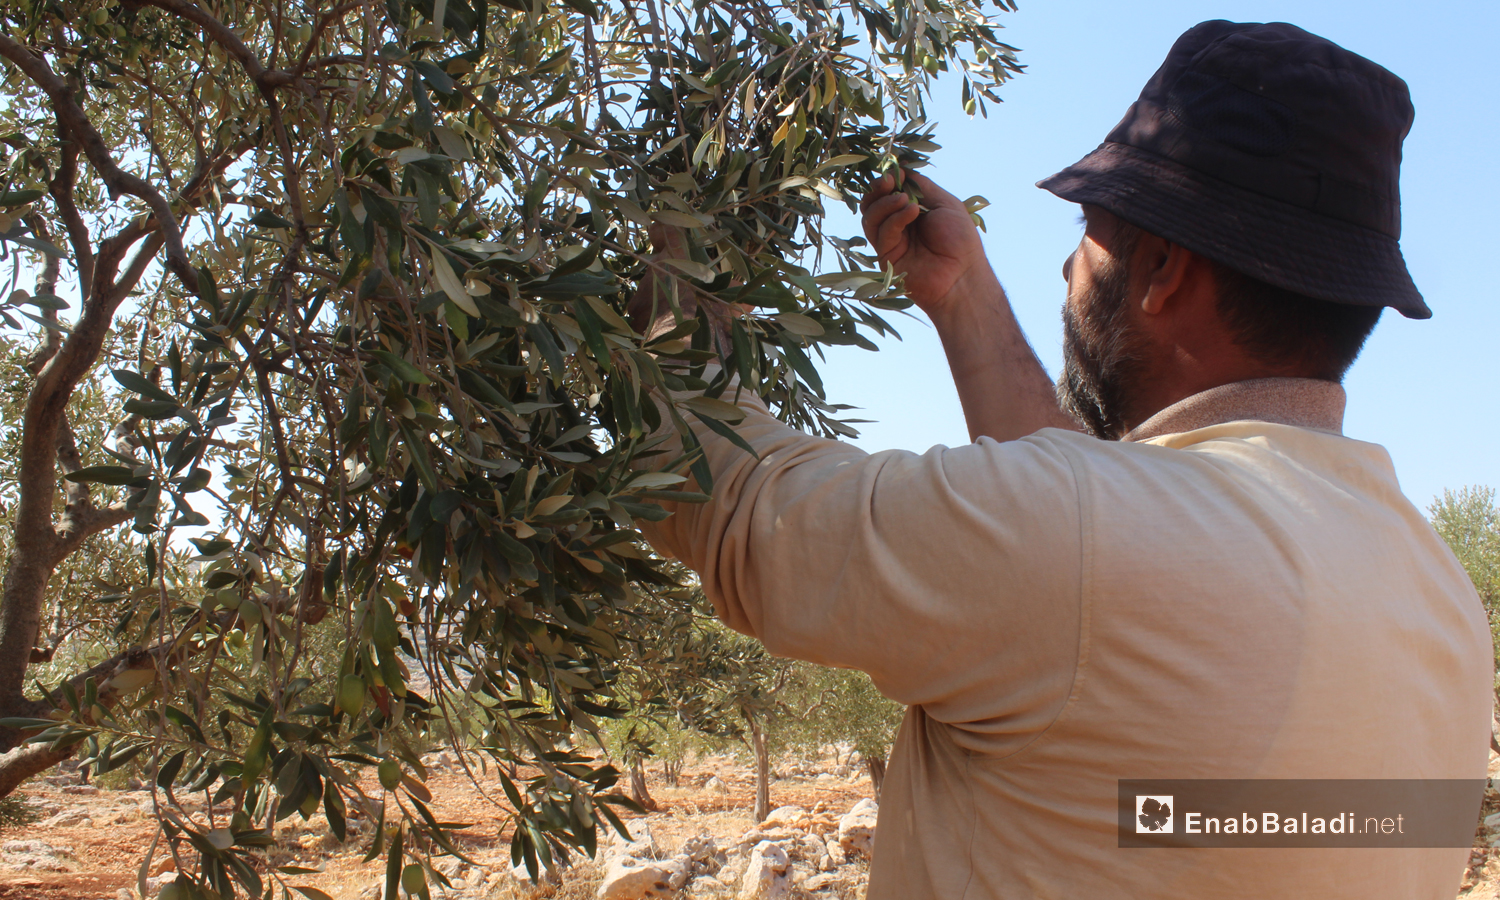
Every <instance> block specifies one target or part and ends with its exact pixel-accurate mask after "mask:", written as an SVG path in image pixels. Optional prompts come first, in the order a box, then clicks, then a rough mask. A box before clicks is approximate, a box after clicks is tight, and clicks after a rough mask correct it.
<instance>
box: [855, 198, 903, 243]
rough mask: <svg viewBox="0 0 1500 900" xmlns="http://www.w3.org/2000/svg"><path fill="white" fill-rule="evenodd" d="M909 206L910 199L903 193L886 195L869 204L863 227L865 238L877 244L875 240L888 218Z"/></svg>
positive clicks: (866, 208)
mask: <svg viewBox="0 0 1500 900" xmlns="http://www.w3.org/2000/svg"><path fill="white" fill-rule="evenodd" d="M908 205H909V202H908V198H907V196H906V195H905V194H903V193H892V194H886V195H885V196H884V197H881V198H880V199H878V200H875V201H873V202H871V203H869V204H868V205H867V206H866V207H865V214H864V218H863V225H864V229H865V238H866V239H867V240H868V241H869V242H870V243H871V244H874V243H875V238H876V236H877V235H879V234H880V227H881V225H882V224H883V223H884V222H885V220H886V218H887V217H888V216H890V215H892V214H893V213H897V212H900V211H901V210H903V209H905V208H906V207H907V206H908Z"/></svg>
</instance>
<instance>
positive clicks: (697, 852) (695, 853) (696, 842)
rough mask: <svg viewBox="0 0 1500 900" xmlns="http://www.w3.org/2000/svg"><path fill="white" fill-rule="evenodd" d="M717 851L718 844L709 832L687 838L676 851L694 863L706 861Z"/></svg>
mask: <svg viewBox="0 0 1500 900" xmlns="http://www.w3.org/2000/svg"><path fill="white" fill-rule="evenodd" d="M718 852H719V844H718V842H717V841H715V840H714V836H713V835H711V834H700V835H697V836H695V837H690V838H688V839H687V840H685V841H683V842H682V849H681V850H679V851H678V853H680V854H681V855H683V856H686V857H687V858H688V859H690V860H692V861H693V862H695V863H704V862H708V861H709V860H710V859H712V858H713V857H714V855H715V854H717V853H718Z"/></svg>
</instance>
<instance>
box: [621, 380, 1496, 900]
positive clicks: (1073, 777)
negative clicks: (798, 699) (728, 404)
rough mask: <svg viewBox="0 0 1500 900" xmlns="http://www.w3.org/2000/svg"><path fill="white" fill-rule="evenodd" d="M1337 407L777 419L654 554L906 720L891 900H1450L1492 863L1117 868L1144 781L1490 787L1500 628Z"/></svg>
mask: <svg viewBox="0 0 1500 900" xmlns="http://www.w3.org/2000/svg"><path fill="white" fill-rule="evenodd" d="M1343 404H1344V394H1343V391H1342V389H1341V388H1339V387H1338V386H1337V385H1333V384H1329V383H1324V382H1316V381H1308V380H1301V379H1265V380H1260V381H1254V382H1243V383H1240V384H1237V385H1228V386H1225V387H1222V388H1216V389H1215V390H1213V391H1208V392H1205V393H1204V394H1199V395H1197V396H1195V397H1191V398H1188V399H1187V400H1184V401H1182V402H1181V403H1179V404H1177V405H1175V406H1173V407H1170V408H1168V409H1167V410H1163V411H1162V412H1161V413H1158V414H1157V415H1156V416H1154V417H1153V418H1152V419H1151V420H1149V421H1148V422H1146V423H1145V424H1143V425H1142V426H1141V427H1140V428H1138V429H1136V431H1135V432H1133V433H1132V434H1131V435H1130V436H1129V438H1128V439H1127V440H1126V441H1122V442H1106V441H1099V440H1095V439H1094V438H1091V437H1086V436H1083V435H1080V434H1075V433H1071V432H1066V431H1060V430H1056V429H1045V430H1042V431H1040V432H1038V433H1036V434H1034V435H1032V436H1030V437H1027V438H1025V439H1023V440H1019V441H1013V442H1008V443H996V442H994V441H991V440H988V439H981V440H980V441H978V442H976V443H974V444H970V445H968V446H963V447H954V448H945V447H935V448H933V449H932V450H929V451H928V452H926V453H922V454H917V453H906V452H897V451H888V452H882V453H876V454H873V455H872V454H866V453H864V452H862V451H861V450H859V449H857V448H855V447H852V446H849V445H847V444H843V443H839V442H835V441H828V440H823V439H819V438H814V437H810V436H808V435H805V434H802V433H800V432H797V431H795V430H793V429H791V428H788V427H787V426H785V425H783V424H782V423H780V422H778V421H776V420H775V419H774V418H773V417H772V416H770V415H769V414H768V413H767V412H766V411H765V409H764V407H763V406H761V405H760V404H759V403H758V402H756V401H749V400H746V401H742V405H743V406H744V407H745V408H746V410H747V412H748V418H747V419H746V421H745V422H744V423H742V424H741V425H740V426H739V427H738V431H739V433H740V434H741V435H742V436H744V437H745V438H746V439H747V440H748V441H749V442H750V443H751V444H752V445H753V446H755V448H756V449H757V452H758V453H759V455H760V460H759V461H756V460H755V459H754V458H752V457H750V456H749V455H748V454H745V453H744V452H742V451H741V450H739V449H737V448H735V447H734V446H733V445H732V444H731V443H729V442H728V441H727V440H724V439H722V438H720V437H718V436H716V435H714V434H713V433H712V432H709V431H706V430H704V431H702V432H701V433H700V434H699V437H700V439H701V440H702V443H703V445H704V448H705V452H706V454H707V457H708V461H709V465H710V466H711V469H712V471H713V474H714V478H715V484H716V487H715V492H714V497H713V500H712V501H711V502H709V503H706V504H702V505H686V504H683V505H678V506H675V507H674V508H673V512H674V514H673V516H672V517H671V518H669V519H667V520H666V521H664V522H661V523H659V524H658V525H657V526H656V527H655V530H654V532H653V533H652V535H651V537H652V540H653V543H654V544H655V545H656V546H657V547H658V548H659V549H660V550H662V551H663V552H666V553H670V554H672V555H675V556H676V557H678V558H679V559H681V560H682V561H683V562H684V563H686V564H687V565H688V566H690V567H691V568H693V569H694V570H696V571H697V572H699V573H700V575H701V578H702V583H703V586H704V589H705V591H706V592H707V594H708V596H709V597H710V598H711V599H712V600H713V602H714V604H715V606H716V608H717V609H718V611H719V614H720V615H721V616H722V617H723V618H724V620H725V621H727V622H728V623H729V624H730V625H731V626H732V627H734V628H736V629H738V630H740V631H743V632H745V633H747V634H751V635H754V636H755V637H757V638H759V639H760V640H762V641H763V642H764V643H765V645H766V647H767V649H769V650H770V651H771V652H772V653H775V654H778V655H783V656H789V657H798V658H801V659H806V660H811V661H813V662H817V663H822V664H826V665H830V666H844V667H852V668H857V669H863V670H864V671H866V672H868V673H870V675H871V676H872V677H873V679H874V681H875V684H876V685H877V686H878V687H879V689H880V690H881V691H882V692H884V693H885V694H886V695H888V696H890V697H892V698H894V699H895V700H897V701H899V702H901V703H904V704H906V705H908V706H909V711H908V713H907V717H906V721H905V723H904V725H903V726H902V728H901V731H900V734H899V736H898V738H897V740H896V746H895V749H894V752H893V755H892V758H891V763H890V769H889V771H888V774H887V776H886V781H885V786H884V789H883V796H882V805H881V809H880V820H879V826H878V830H877V835H876V842H875V856H874V861H873V864H872V871H871V876H870V888H869V900H916V898H928V897H932V898H945V900H947V898H954V900H958V898H966V900H980V898H984V900H989V898H1005V900H1011V898H1032V897H1037V898H1067V900H1073V898H1077V900H1106V898H1182V900H1188V898H1192V900H1206V898H1220V897H1222V898H1235V900H1244V898H1256V900H1260V898H1351V900H1353V898H1358V900H1426V898H1432V900H1451V898H1452V897H1453V896H1454V894H1455V893H1456V891H1457V889H1458V884H1459V880H1460V877H1461V875H1462V872H1463V869H1464V866H1465V862H1466V859H1467V851H1466V850H1464V849H1458V848H1455V849H1360V850H1350V849H1323V850H1319V849H1307V848H1298V849H1289V850H1275V849H1179V850H1159V849H1158V850H1141V849H1121V848H1119V847H1117V834H1116V821H1117V819H1116V816H1117V795H1116V787H1117V780H1118V779H1137V778H1174V779H1175V778H1483V777H1484V774H1485V766H1486V760H1487V743H1488V736H1489V731H1490V720H1491V714H1492V712H1491V699H1490V698H1491V678H1492V656H1491V646H1490V635H1489V630H1488V626H1487V623H1486V618H1485V615H1484V612H1483V610H1482V608H1481V605H1480V602H1479V599H1478V597H1477V595H1476V593H1475V591H1474V589H1473V587H1472V585H1471V584H1470V583H1469V581H1468V579H1467V577H1466V576H1465V574H1464V572H1463V570H1462V569H1461V568H1460V566H1459V565H1458V563H1457V561H1456V560H1455V559H1454V557H1453V555H1452V554H1451V553H1450V552H1449V550H1448V549H1447V547H1446V546H1445V545H1444V544H1443V542H1442V541H1441V539H1440V538H1439V537H1438V536H1437V535H1436V534H1435V533H1434V532H1433V531H1432V529H1431V528H1430V527H1429V526H1428V524H1427V522H1426V520H1425V519H1424V518H1423V516H1422V515H1421V513H1420V512H1418V510H1417V509H1415V508H1414V507H1413V506H1412V504H1411V503H1410V502H1408V501H1407V499H1406V498H1405V497H1404V496H1403V495H1402V494H1401V491H1400V488H1399V487H1398V486H1397V482H1396V476H1395V473H1394V472H1393V470H1392V467H1391V462H1390V459H1389V457H1388V456H1387V454H1386V453H1385V451H1384V450H1383V449H1382V448H1380V447H1379V446H1376V445H1373V444H1368V443H1362V442H1360V441H1356V440H1352V439H1350V438H1346V437H1343V436H1342V435H1341V434H1340V428H1341V422H1342V414H1343Z"/></svg>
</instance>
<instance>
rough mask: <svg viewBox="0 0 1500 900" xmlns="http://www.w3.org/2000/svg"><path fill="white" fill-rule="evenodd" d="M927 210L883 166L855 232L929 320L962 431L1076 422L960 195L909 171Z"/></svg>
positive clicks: (975, 435) (972, 434)
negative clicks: (861, 232)
mask: <svg viewBox="0 0 1500 900" xmlns="http://www.w3.org/2000/svg"><path fill="white" fill-rule="evenodd" d="M906 177H907V178H910V179H911V180H912V181H913V182H915V183H916V185H917V187H918V188H920V189H921V191H922V195H923V198H924V200H925V202H926V204H927V205H928V206H929V207H930V210H929V211H927V212H923V211H922V210H921V209H920V208H919V207H918V206H917V204H916V202H914V201H913V200H912V199H911V198H910V197H908V196H907V195H906V194H905V193H903V192H901V191H897V190H895V179H894V178H893V177H891V176H890V175H886V176H885V177H883V178H881V179H880V180H879V181H878V182H876V183H875V186H874V187H873V188H871V190H870V193H869V194H867V195H866V196H865V200H864V226H865V236H866V237H868V238H869V240H870V243H871V245H872V246H873V247H874V248H875V252H876V253H877V254H879V256H880V260H881V262H883V263H890V264H891V265H893V266H895V269H896V271H897V272H899V273H901V274H902V275H904V276H905V277H906V292H907V296H909V297H911V299H912V300H913V301H914V302H915V303H916V304H917V306H918V307H919V308H921V309H922V311H923V312H926V313H927V315H928V316H929V317H930V318H931V319H932V324H933V325H934V326H935V327H936V328H937V332H938V337H939V338H941V339H942V342H943V350H944V352H945V353H946V354H947V356H948V367H949V369H951V370H952V372H953V383H954V384H955V385H956V386H957V387H958V398H959V401H960V402H961V403H962V404H963V409H964V418H965V419H966V420H967V422H968V425H969V438H970V439H971V440H978V439H979V438H980V437H988V438H993V439H994V440H997V441H1010V440H1015V439H1017V438H1023V437H1025V436H1026V435H1028V434H1031V433H1033V432H1035V431H1037V430H1038V429H1041V428H1048V427H1051V428H1066V429H1068V430H1071V431H1078V430H1079V427H1078V423H1077V422H1075V421H1074V420H1073V417H1072V416H1069V415H1068V414H1067V413H1064V412H1063V411H1062V410H1061V409H1060V408H1059V407H1058V405H1057V395H1056V393H1055V391H1054V390H1053V386H1052V380H1051V379H1050V378H1048V377H1047V372H1046V370H1045V369H1043V368H1042V364H1041V362H1040V361H1039V360H1038V359H1037V358H1036V353H1034V352H1033V351H1032V349H1031V345H1030V344H1028V343H1027V342H1026V336H1025V335H1024V334H1022V333H1021V326H1020V324H1019V323H1017V322H1016V317H1015V314H1014V313H1012V312H1011V308H1010V301H1009V300H1007V299H1006V297H1005V291H1004V289H1002V288H1001V287H1000V281H999V280H998V279H997V278H996V277H995V273H994V271H993V270H992V269H990V264H989V261H988V260H986V259H985V256H984V247H983V245H982V244H981V243H980V240H979V230H978V229H977V228H975V227H974V221H973V220H972V219H971V218H969V211H968V210H967V209H966V208H964V205H963V202H962V201H960V200H959V199H958V198H957V197H954V196H953V195H952V194H950V193H948V192H947V191H945V190H943V189H942V188H940V187H938V186H937V185H936V184H935V183H933V182H932V180H931V179H928V178H925V177H923V176H921V175H918V174H916V173H909V174H907V176H906Z"/></svg>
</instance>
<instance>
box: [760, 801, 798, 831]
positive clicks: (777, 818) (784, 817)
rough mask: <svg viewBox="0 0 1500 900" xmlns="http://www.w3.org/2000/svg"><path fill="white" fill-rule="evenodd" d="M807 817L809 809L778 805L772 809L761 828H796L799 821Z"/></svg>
mask: <svg viewBox="0 0 1500 900" xmlns="http://www.w3.org/2000/svg"><path fill="white" fill-rule="evenodd" d="M806 818H807V810H805V809H803V808H802V807H800V806H778V807H777V808H775V809H773V810H771V812H770V814H769V815H767V816H766V818H765V821H763V822H761V823H760V827H761V828H775V827H777V826H782V827H785V828H795V827H796V826H797V824H798V823H799V822H802V821H803V820H805V819H806Z"/></svg>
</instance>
